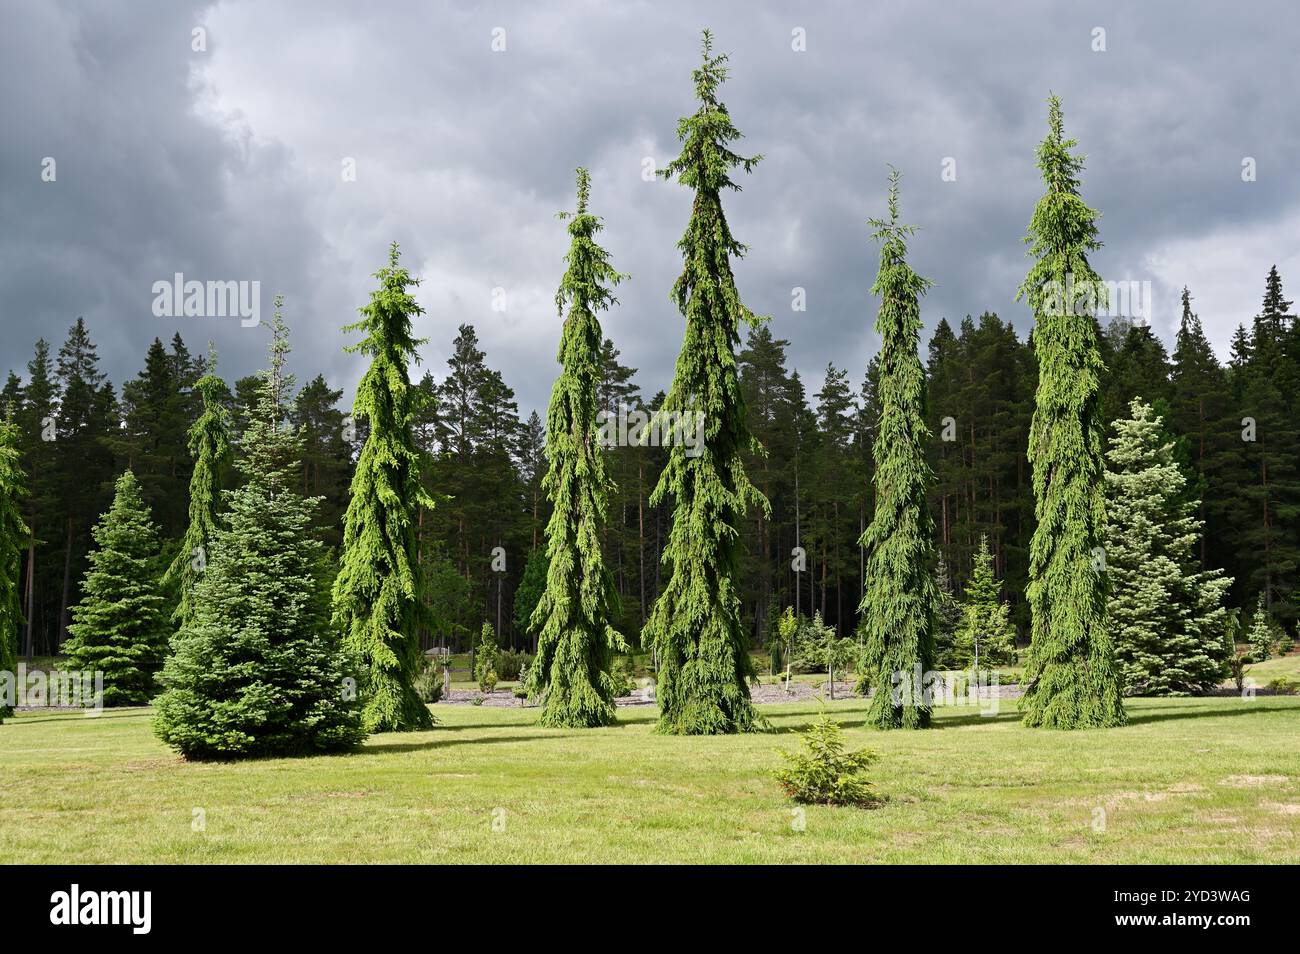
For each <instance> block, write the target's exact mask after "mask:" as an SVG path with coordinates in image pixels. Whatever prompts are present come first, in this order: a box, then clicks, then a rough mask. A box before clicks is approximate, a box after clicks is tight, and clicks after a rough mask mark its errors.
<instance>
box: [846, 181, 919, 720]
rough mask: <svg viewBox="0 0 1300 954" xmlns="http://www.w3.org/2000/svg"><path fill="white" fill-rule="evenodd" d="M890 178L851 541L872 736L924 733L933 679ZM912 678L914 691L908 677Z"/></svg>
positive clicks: (909, 279)
mask: <svg viewBox="0 0 1300 954" xmlns="http://www.w3.org/2000/svg"><path fill="white" fill-rule="evenodd" d="M898 178H899V177H898V171H897V170H891V172H890V175H889V218H888V219H887V220H886V219H872V220H871V221H870V225H871V227H872V228H873V229H875V232H874V237H875V238H876V240H877V241H879V242H881V248H880V271H879V273H878V274H877V276H876V282H875V284H874V285H873V286H872V288H871V291H872V294H875V295H879V296H880V311H879V313H878V314H877V316H876V331H877V332H878V333H879V334H880V336H881V344H880V355H879V357H880V383H879V389H878V390H879V399H880V425H879V427H878V428H877V430H876V440H875V446H874V448H873V452H874V455H875V462H876V471H875V490H876V509H875V513H874V514H873V516H872V518H871V523H870V525H868V527H867V529H866V530H865V531H864V532H863V534H862V539H861V540H860V541H859V542H860V544H861V546H862V547H863V549H864V550H865V552H866V590H865V592H864V593H863V596H862V603H861V605H860V606H859V607H858V612H859V614H860V615H861V617H862V622H861V624H860V625H861V630H862V635H863V665H862V668H861V678H860V679H859V681H858V691H859V692H863V693H865V692H866V691H867V690H868V689H871V690H874V695H873V697H872V700H871V707H870V709H869V711H868V715H867V721H868V722H869V723H870V724H872V725H875V726H877V727H879V728H882V729H896V728H906V729H921V728H925V727H926V726H928V725H929V724H930V700H929V699H928V698H926V696H925V692H924V679H925V675H924V674H925V673H927V672H929V671H931V670H933V669H934V664H935V658H934V626H935V609H936V604H937V602H938V592H937V590H936V588H935V585H934V576H933V566H934V544H933V539H934V521H933V519H932V518H931V516H930V506H929V504H928V502H927V501H926V492H927V489H928V487H929V485H930V482H931V479H932V474H931V472H930V465H929V464H928V463H926V459H925V452H926V442H927V441H928V440H929V439H930V429H929V428H928V427H927V426H926V424H925V416H926V400H925V370H924V369H923V368H922V366H921V359H920V357H919V356H918V354H917V344H918V342H919V340H920V334H921V308H920V300H921V296H922V295H923V294H925V290H926V288H927V287H929V285H930V282H929V280H928V279H925V278H922V277H921V276H920V275H918V274H916V272H914V271H912V268H911V266H910V265H908V264H907V239H908V236H910V235H911V234H912V233H913V232H914V231H915V228H914V227H913V226H910V225H903V224H902V223H900V222H899V221H898ZM918 673H919V674H920V683H921V684H917V683H918V679H917V674H918Z"/></svg>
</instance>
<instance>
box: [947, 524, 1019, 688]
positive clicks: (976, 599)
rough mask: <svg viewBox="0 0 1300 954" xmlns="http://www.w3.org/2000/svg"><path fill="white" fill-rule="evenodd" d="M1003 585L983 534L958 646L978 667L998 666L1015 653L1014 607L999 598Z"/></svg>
mask: <svg viewBox="0 0 1300 954" xmlns="http://www.w3.org/2000/svg"><path fill="white" fill-rule="evenodd" d="M1000 589H1001V586H1000V584H999V583H998V581H997V578H996V577H995V576H994V575H993V554H992V553H991V552H990V551H989V538H988V537H987V536H984V535H981V536H980V546H979V550H977V551H976V553H975V565H974V567H973V568H972V570H971V577H970V581H969V582H967V584H966V599H965V600H964V602H963V605H962V610H963V615H964V617H965V619H964V621H963V623H964V625H963V626H962V629H961V632H960V635H959V636H958V640H957V643H958V646H959V647H960V650H961V653H962V656H963V663H964V662H967V661H968V662H969V663H970V665H971V666H972V667H973V668H974V669H976V670H979V668H980V667H981V666H986V667H990V666H998V665H1003V664H1006V663H1009V662H1011V660H1012V657H1013V656H1014V655H1015V646H1016V641H1015V630H1014V629H1013V628H1012V626H1011V618H1010V614H1011V607H1010V606H1009V605H1008V604H1007V603H1005V602H1003V601H1002V600H1001V599H1000V598H999V595H998V593H999V590H1000Z"/></svg>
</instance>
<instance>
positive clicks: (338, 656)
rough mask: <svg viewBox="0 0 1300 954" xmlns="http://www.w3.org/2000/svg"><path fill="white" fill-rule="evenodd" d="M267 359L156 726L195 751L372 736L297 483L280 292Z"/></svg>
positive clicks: (279, 747)
mask: <svg viewBox="0 0 1300 954" xmlns="http://www.w3.org/2000/svg"><path fill="white" fill-rule="evenodd" d="M271 327H272V335H273V338H272V342H271V362H270V368H269V369H268V370H267V371H265V372H263V373H262V392H261V397H260V400H259V402H258V405H257V407H256V409H255V410H254V412H253V413H252V416H251V418H250V420H249V426H248V429H247V430H246V431H245V433H244V436H243V442H242V443H243V456H242V457H241V458H240V461H239V465H238V466H239V467H240V469H241V470H242V471H243V476H244V483H243V485H242V486H240V487H239V489H238V490H234V491H225V492H224V497H225V500H226V503H227V507H226V513H227V517H226V521H225V526H217V527H215V528H214V529H213V542H212V549H211V552H210V553H209V558H208V566H207V570H206V571H205V572H204V573H203V575H202V576H201V577H200V578H199V580H198V582H197V583H196V584H195V587H194V598H193V618H192V619H191V620H190V622H189V623H188V624H187V625H186V626H185V628H184V629H182V630H181V631H180V632H179V633H178V634H177V635H176V637H175V638H174V639H173V641H172V649H173V653H172V655H171V656H169V657H168V659H167V663H166V665H165V667H164V669H163V674H162V682H163V684H164V685H165V686H166V691H165V692H164V693H163V694H162V695H161V696H159V698H158V700H157V702H156V709H157V716H156V718H155V720H154V728H155V731H156V732H157V733H158V736H159V738H161V739H162V740H163V741H164V742H165V743H167V744H168V745H170V746H172V747H173V748H175V749H177V750H178V751H179V752H180V753H181V754H182V755H183V756H184V757H185V758H189V759H229V758H247V757H255V756H284V755H298V754H308V753H314V752H331V751H339V750H342V749H347V748H351V747H353V746H355V745H357V744H359V743H360V742H361V740H362V739H363V738H365V731H364V729H363V728H362V724H361V712H360V706H359V705H358V703H357V701H356V698H355V691H354V689H355V682H354V681H353V677H352V675H351V670H352V668H353V666H352V661H351V660H350V659H348V658H347V657H346V656H345V655H344V653H343V652H342V647H341V646H340V641H339V638H338V635H337V633H336V632H335V630H334V629H333V628H332V627H331V625H330V619H329V610H330V607H329V584H328V582H327V580H328V569H329V568H328V567H327V565H326V560H325V554H324V550H323V548H322V546H321V544H320V542H319V541H317V540H316V539H315V538H314V537H313V536H312V534H311V526H312V520H313V517H314V511H315V508H316V506H317V504H318V501H316V500H314V499H303V497H301V496H300V495H299V494H298V492H297V489H296V487H297V483H298V474H299V467H300V463H299V459H298V457H299V454H300V438H299V436H298V435H297V434H296V433H295V432H294V431H292V430H291V429H290V428H288V427H287V426H286V425H285V420H286V418H287V417H288V396H289V394H290V392H291V389H292V387H293V377H292V376H291V375H289V374H287V373H286V372H285V361H286V355H287V353H288V350H289V344H288V328H287V327H286V326H285V324H284V319H283V318H282V317H281V315H280V299H278V298H277V299H276V312H275V319H274V322H273V323H272V326H271Z"/></svg>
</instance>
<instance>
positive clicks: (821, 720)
mask: <svg viewBox="0 0 1300 954" xmlns="http://www.w3.org/2000/svg"><path fill="white" fill-rule="evenodd" d="M841 732H842V730H841V729H840V724H839V723H838V722H835V721H833V720H832V719H831V717H830V716H828V715H827V714H826V713H824V712H823V713H822V714H821V715H820V716H819V717H818V718H817V721H815V722H814V723H813V724H812V725H810V726H809V727H808V728H807V729H805V730H804V731H803V732H802V733H801V735H802V736H803V744H804V749H805V751H803V752H797V753H790V752H782V753H781V755H782V756H783V757H784V758H785V760H786V761H787V762H788V763H789V765H788V766H787V767H786V768H784V769H781V770H780V771H778V772H777V773H776V780H777V782H778V783H779V784H780V786H781V788H782V789H784V790H785V793H786V795H788V796H789V797H790V798H791V799H793V800H794V801H795V802H798V803H799V804H801V805H852V806H856V807H859V808H872V807H874V806H876V805H879V804H880V803H881V802H882V801H884V799H883V797H882V796H880V795H877V794H876V793H875V792H873V791H872V785H871V782H869V781H867V778H866V771H867V768H868V766H870V765H871V763H873V762H875V761H876V759H877V758H878V756H877V755H876V753H875V752H872V751H871V750H870V749H859V750H858V751H856V752H845V751H844V738H843V736H842V734H841Z"/></svg>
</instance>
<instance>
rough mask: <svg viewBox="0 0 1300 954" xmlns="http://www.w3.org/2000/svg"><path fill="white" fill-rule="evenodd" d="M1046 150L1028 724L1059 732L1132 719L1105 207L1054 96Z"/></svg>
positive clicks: (1031, 238)
mask: <svg viewBox="0 0 1300 954" xmlns="http://www.w3.org/2000/svg"><path fill="white" fill-rule="evenodd" d="M1048 102H1049V106H1048V134H1047V138H1046V139H1044V140H1043V142H1042V144H1041V145H1040V146H1039V147H1038V168H1039V169H1040V170H1041V172H1042V174H1043V182H1044V184H1045V185H1046V186H1047V192H1046V194H1045V195H1044V196H1043V197H1042V198H1041V199H1040V200H1039V201H1038V205H1037V206H1036V207H1035V209H1034V214H1033V218H1032V219H1031V220H1030V222H1029V234H1028V235H1027V236H1026V238H1025V242H1026V243H1027V244H1028V245H1029V254H1030V255H1031V256H1032V257H1033V258H1034V260H1035V261H1034V265H1033V267H1031V268H1030V270H1029V274H1028V275H1027V276H1026V277H1025V281H1024V283H1023V284H1022V285H1021V286H1020V291H1019V292H1018V296H1017V297H1023V298H1025V299H1027V300H1028V303H1029V307H1030V308H1031V309H1032V310H1033V313H1034V317H1035V324H1034V353H1035V355H1036V356H1037V358H1038V390H1037V393H1036V395H1035V406H1034V416H1033V422H1032V424H1031V427H1030V435H1029V460H1030V462H1031V464H1032V465H1033V475H1034V476H1033V480H1034V513H1035V516H1036V517H1037V521H1038V523H1037V527H1036V528H1035V530H1034V536H1033V540H1032V542H1031V544H1030V550H1029V586H1028V589H1027V593H1026V596H1027V598H1028V602H1029V608H1030V614H1031V618H1032V641H1031V643H1030V646H1029V661H1028V665H1027V669H1026V673H1025V685H1026V689H1025V695H1024V698H1023V699H1022V702H1021V706H1022V709H1023V713H1024V723H1025V725H1029V726H1043V727H1047V728H1056V729H1081V728H1090V727H1098V726H1113V725H1122V724H1124V722H1125V721H1126V716H1125V714H1124V703H1123V701H1122V699H1121V696H1120V679H1119V673H1118V669H1117V666H1116V662H1115V654H1114V648H1113V645H1112V642H1111V637H1110V633H1109V631H1108V630H1107V624H1106V578H1105V575H1104V573H1105V551H1104V549H1103V534H1104V532H1105V527H1106V497H1105V495H1106V487H1105V481H1104V475H1105V464H1104V461H1103V459H1102V429H1103V426H1104V424H1103V421H1102V417H1101V407H1100V399H1099V395H1100V390H1101V387H1100V376H1101V374H1102V372H1103V371H1104V370H1105V367H1104V365H1103V363H1102V359H1101V354H1100V352H1099V350H1098V343H1097V322H1096V317H1095V316H1096V310H1097V308H1098V307H1101V306H1104V305H1105V303H1106V288H1105V286H1104V285H1103V284H1102V282H1101V279H1100V278H1099V277H1098V276H1097V273H1096V272H1094V271H1093V269H1092V266H1091V265H1089V264H1088V253H1090V252H1093V251H1095V250H1097V249H1099V248H1101V242H1100V241H1099V240H1098V238H1097V223H1096V218H1097V213H1096V212H1095V211H1094V210H1092V209H1090V208H1089V207H1088V206H1087V205H1086V204H1085V203H1084V201H1083V199H1082V198H1081V197H1080V194H1079V187H1080V182H1079V174H1080V172H1081V171H1082V169H1083V157H1082V156H1077V155H1075V154H1074V153H1073V152H1071V149H1072V148H1073V147H1074V146H1075V141H1074V140H1073V139H1066V138H1065V131H1064V126H1063V122H1062V118H1061V102H1060V100H1059V99H1057V98H1056V97H1055V96H1053V97H1051V99H1050V100H1049V101H1048Z"/></svg>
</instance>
